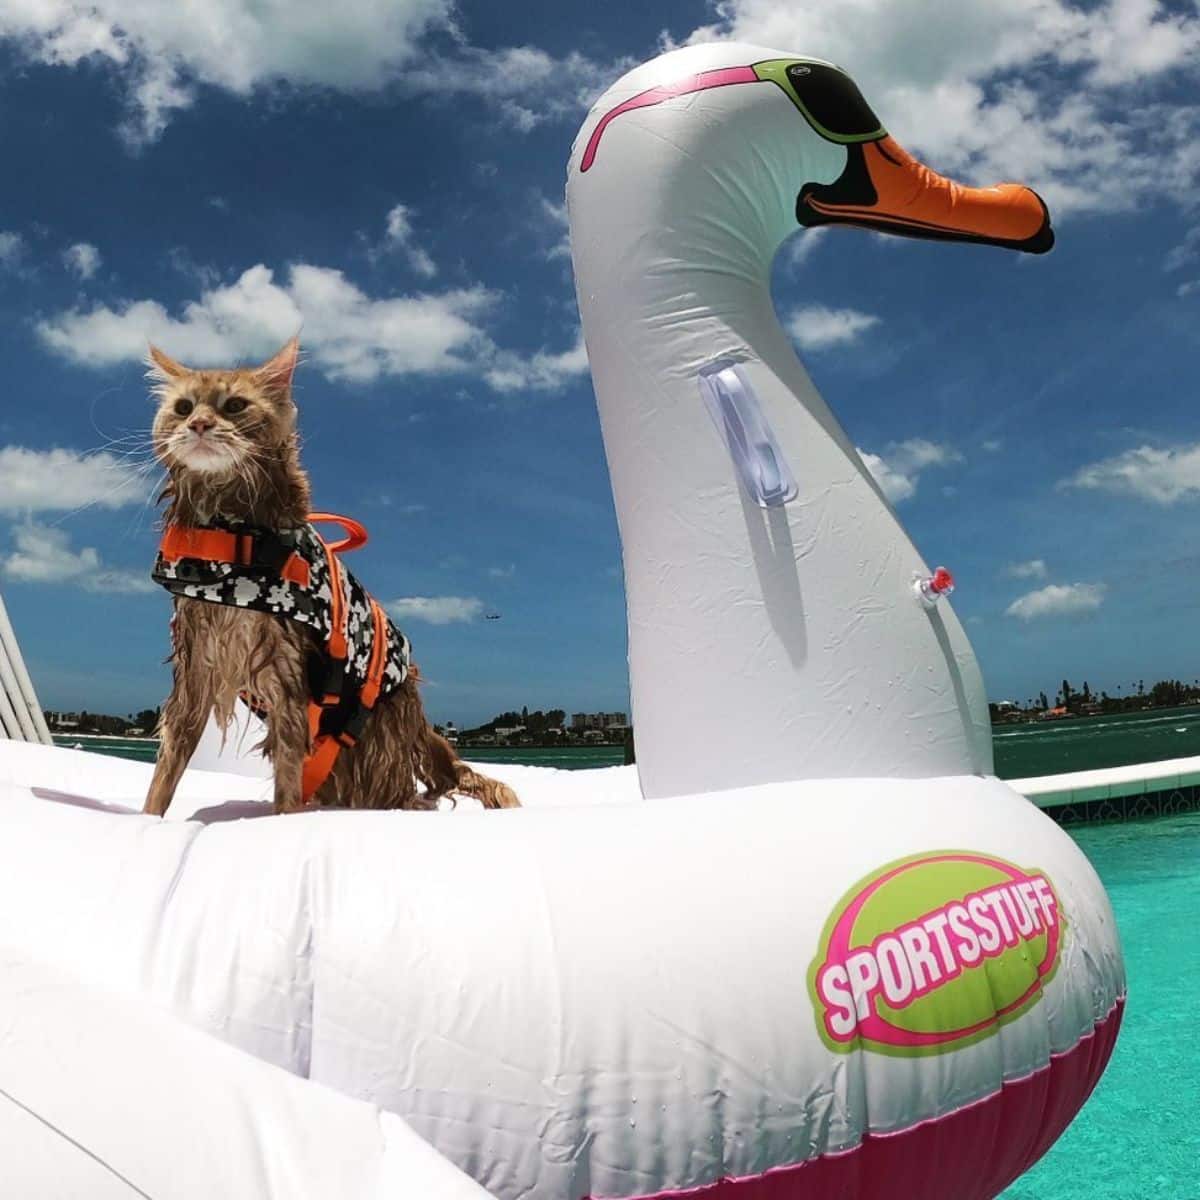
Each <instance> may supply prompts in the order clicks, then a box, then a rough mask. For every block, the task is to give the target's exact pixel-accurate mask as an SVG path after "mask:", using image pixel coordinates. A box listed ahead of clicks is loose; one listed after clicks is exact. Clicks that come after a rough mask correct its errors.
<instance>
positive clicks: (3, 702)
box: [0, 645, 25, 742]
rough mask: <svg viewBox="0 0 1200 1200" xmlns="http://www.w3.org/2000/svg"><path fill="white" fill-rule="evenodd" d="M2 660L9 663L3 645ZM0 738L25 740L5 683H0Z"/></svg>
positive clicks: (0, 651) (0, 647) (0, 652)
mask: <svg viewBox="0 0 1200 1200" xmlns="http://www.w3.org/2000/svg"><path fill="white" fill-rule="evenodd" d="M0 660H3V661H4V663H5V664H7V663H8V655H7V653H6V652H5V650H4V646H3V645H0ZM0 737H5V738H14V739H16V740H17V741H19V742H23V741H24V740H25V737H24V735H23V734H22V733H21V726H20V725H18V724H17V714H16V713H15V712H14V711H13V706H12V704H11V702H10V701H9V699H8V690H7V688H6V687H5V685H4V684H3V683H0Z"/></svg>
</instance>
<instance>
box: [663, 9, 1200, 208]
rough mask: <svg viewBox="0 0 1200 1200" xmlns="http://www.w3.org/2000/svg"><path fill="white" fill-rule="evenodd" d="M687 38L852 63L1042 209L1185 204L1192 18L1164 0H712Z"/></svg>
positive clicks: (872, 90)
mask: <svg viewBox="0 0 1200 1200" xmlns="http://www.w3.org/2000/svg"><path fill="white" fill-rule="evenodd" d="M716 12H717V20H716V21H715V22H714V23H712V24H709V25H706V26H704V27H703V28H700V29H697V30H695V31H694V32H693V33H692V34H690V36H689V37H688V39H686V40H689V41H694V42H701V41H710V40H712V39H713V38H722V37H732V38H736V39H738V40H742V41H748V42H753V43H757V44H758V45H763V46H776V47H780V48H782V49H785V50H786V49H788V48H794V49H795V50H796V51H798V52H808V53H815V54H817V55H819V56H821V57H822V58H827V59H830V60H831V61H833V62H836V63H838V64H839V65H841V66H842V67H844V68H845V69H846V70H848V71H849V72H850V73H851V74H852V75H853V76H854V77H855V79H856V81H857V83H858V84H859V86H860V87H861V88H862V91H863V95H864V96H865V97H866V98H867V101H868V102H869V103H870V104H871V106H872V107H873V108H874V109H875V111H876V112H877V113H878V114H879V116H880V119H881V120H882V121H883V123H884V125H885V126H886V127H887V128H888V129H889V130H891V131H892V132H893V133H894V134H895V136H896V138H897V140H898V141H899V142H900V143H901V144H904V145H909V146H911V147H912V148H914V149H918V150H920V151H922V152H924V153H925V154H926V155H927V156H928V157H929V159H930V160H931V165H933V166H935V167H936V168H937V169H939V170H943V171H952V172H958V173H963V174H965V175H966V176H968V177H969V178H971V179H974V180H978V181H979V182H983V183H992V182H995V181H997V180H1001V179H1019V180H1021V181H1022V182H1028V183H1030V184H1032V185H1033V186H1034V187H1037V188H1038V190H1039V191H1041V192H1042V194H1043V195H1044V196H1045V197H1046V199H1047V201H1048V203H1049V204H1050V205H1051V209H1052V211H1056V212H1057V213H1058V214H1060V215H1061V213H1063V212H1065V211H1067V210H1069V209H1074V210H1084V209H1088V210H1093V211H1099V212H1112V211H1114V210H1116V209H1125V210H1129V209H1132V208H1134V207H1136V206H1137V205H1138V204H1139V203H1140V202H1141V201H1142V200H1143V199H1147V198H1154V199H1160V198H1162V197H1163V196H1164V195H1166V196H1169V197H1172V198H1174V199H1175V200H1176V201H1177V202H1179V203H1180V204H1183V205H1187V204H1189V203H1190V200H1191V198H1192V196H1193V195H1194V190H1195V186H1196V181H1197V176H1198V174H1200V153H1198V152H1197V148H1196V133H1197V128H1198V127H1200V108H1198V107H1197V106H1196V105H1195V104H1193V103H1190V102H1189V101H1188V99H1187V94H1188V93H1187V91H1186V90H1185V89H1179V90H1178V91H1172V90H1171V85H1172V83H1174V82H1175V79H1176V77H1177V76H1179V75H1181V74H1182V73H1184V72H1187V71H1194V69H1195V67H1196V64H1197V56H1198V54H1200V17H1197V15H1196V14H1195V13H1194V12H1193V11H1191V10H1190V9H1188V10H1187V11H1180V10H1179V8H1168V6H1167V5H1166V4H1164V3H1161V2H1160V0H1101V2H1099V3H1095V4H1090V5H1087V6H1086V7H1085V6H1084V5H1083V4H1081V3H1068V2H1067V0H1005V2H1004V3H996V0H956V2H955V3H954V4H945V3H943V0H842V2H841V3H838V4H836V5H835V4H829V3H827V2H826V0H718V2H717V4H716Z"/></svg>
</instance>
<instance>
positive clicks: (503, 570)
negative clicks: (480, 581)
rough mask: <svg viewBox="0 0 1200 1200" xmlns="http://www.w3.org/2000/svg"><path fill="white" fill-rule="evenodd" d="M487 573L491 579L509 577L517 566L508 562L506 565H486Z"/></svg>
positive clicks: (515, 571) (515, 570) (513, 573)
mask: <svg viewBox="0 0 1200 1200" xmlns="http://www.w3.org/2000/svg"><path fill="white" fill-rule="evenodd" d="M487 573H488V577H489V578H491V579H511V578H512V577H513V576H514V575H515V574H516V573H517V566H516V563H509V564H508V566H507V567H488V569H487Z"/></svg>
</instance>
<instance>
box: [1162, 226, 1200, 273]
mask: <svg viewBox="0 0 1200 1200" xmlns="http://www.w3.org/2000/svg"><path fill="white" fill-rule="evenodd" d="M1198 258H1200V225H1195V226H1193V227H1192V228H1191V229H1189V230H1188V231H1187V233H1185V234H1184V236H1183V241H1182V242H1180V243H1179V245H1178V246H1172V247H1171V249H1170V250H1169V251H1168V252H1167V257H1166V258H1165V259H1164V260H1163V270H1164V271H1178V270H1179V269H1180V267H1185V266H1187V264H1188V263H1190V262H1195V261H1196V259H1198Z"/></svg>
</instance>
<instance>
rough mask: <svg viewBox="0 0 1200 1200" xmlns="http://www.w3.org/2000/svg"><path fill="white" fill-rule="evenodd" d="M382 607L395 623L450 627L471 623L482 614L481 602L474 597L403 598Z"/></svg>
mask: <svg viewBox="0 0 1200 1200" xmlns="http://www.w3.org/2000/svg"><path fill="white" fill-rule="evenodd" d="M384 607H385V608H386V609H387V610H388V612H389V613H390V614H391V615H392V616H393V617H395V618H396V620H397V621H400V622H404V621H426V622H428V623H429V624H430V625H451V624H454V623H456V622H462V621H473V620H475V618H476V617H478V616H479V614H480V613H482V612H483V601H482V600H477V599H476V598H475V597H474V596H403V597H401V598H400V599H399V600H392V601H390V602H389V603H387V604H385V605H384Z"/></svg>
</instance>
